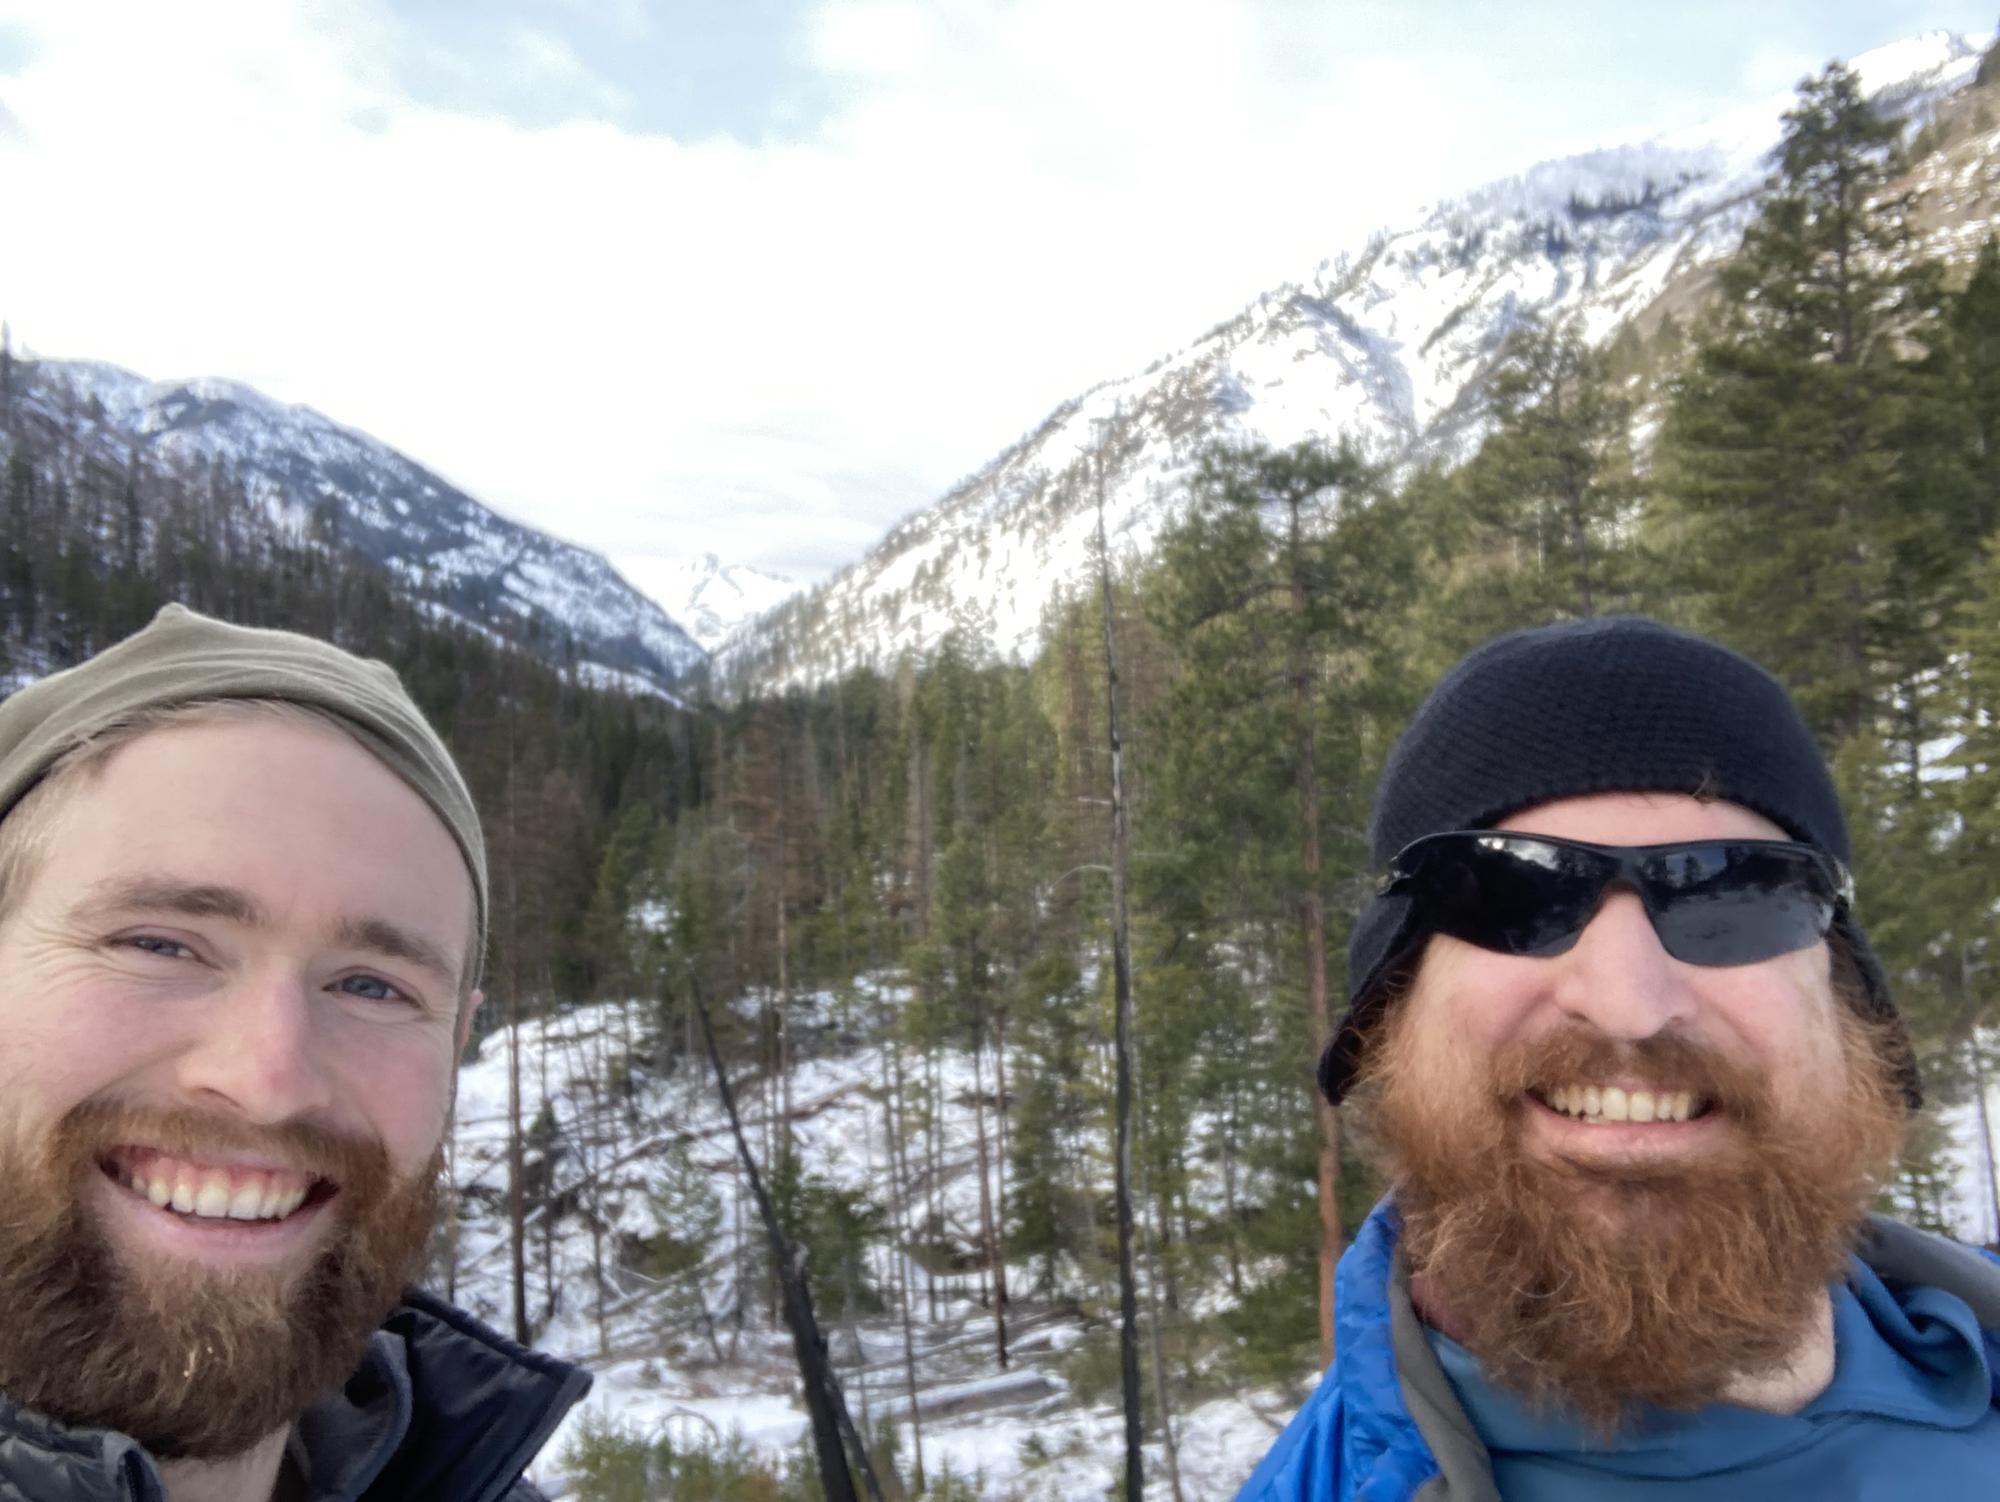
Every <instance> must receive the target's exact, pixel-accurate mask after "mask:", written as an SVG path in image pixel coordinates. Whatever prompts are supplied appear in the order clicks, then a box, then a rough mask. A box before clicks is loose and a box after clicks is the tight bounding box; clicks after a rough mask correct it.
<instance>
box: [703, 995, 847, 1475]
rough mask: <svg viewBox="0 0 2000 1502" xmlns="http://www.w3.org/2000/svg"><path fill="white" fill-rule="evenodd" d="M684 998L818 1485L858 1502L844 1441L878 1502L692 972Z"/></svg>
mask: <svg viewBox="0 0 2000 1502" xmlns="http://www.w3.org/2000/svg"><path fill="white" fill-rule="evenodd" d="M688 993H689V998H690V1000H692V1002H693V1003H694V1008H695V1013H696V1015H697V1016H698V1017H699V1019H700V1021H701V1035H702V1040H703V1042H704V1043H706V1044H707V1046H708V1062H709V1065H710V1067H711V1068H712V1069H713V1070H714V1071H715V1088H716V1090H717V1091H718V1092H719V1093H720V1094H721V1096H722V1108H723V1110H724V1111H725V1112H726V1113H727V1114H728V1116H729V1127H730V1130H731V1132H733V1133H734V1134H735V1137H736V1151H737V1155H738V1156H739V1157H740V1158H741V1159H742V1161H743V1172H744V1176H745V1177H746V1178H748V1179H749V1181H750V1192H751V1194H752V1195H754V1196H755V1197H756V1200H757V1212H758V1214H759V1215H760V1216H761V1217H762V1218H763V1221H764V1235H765V1238H766V1240H767V1241H768V1242H769V1244H770V1249H771V1262H772V1266H773V1270H774V1272H775V1273H776V1274H777V1279H778V1286H779V1289H780V1292H781V1295H782V1297H783V1300H784V1310H785V1323H786V1325H787V1326H789V1327H790V1329H791V1332H792V1349H793V1351H794V1352H795V1353H796V1355H797V1357H798V1363H799V1379H800V1381H801V1383H802V1385H803V1386H804V1388H805V1400H806V1413H807V1414H808V1416H809V1417H810V1418H811V1420H812V1431H813V1449H814V1452H815V1453H816V1454H817V1456H818V1458H819V1476H820V1485H821V1486H823V1487H824V1488H825V1489H826V1496H827V1502H858V1499H857V1498H856V1496H855V1494H854V1478H853V1476H852V1474H851V1473H850V1472H849V1470H848V1455H847V1454H846V1453H844V1452H843V1451H842V1448H841V1444H842V1439H843V1437H844V1438H845V1441H846V1443H847V1445H848V1446H849V1447H850V1449H851V1451H852V1455H853V1459H854V1465H855V1469H856V1470H859V1471H860V1473H861V1478H862V1480H863V1481H864V1482H865V1483H866V1484H867V1487H868V1495H869V1496H870V1497H872V1498H874V1499H875V1502H882V1484H881V1482H880V1481H878V1480H877V1479H876V1476H875V1467H874V1465H873V1464H872V1463H871V1462H870V1461H869V1459H868V1448H867V1446H866V1445H865V1444H863V1442H862V1439H861V1435H860V1434H859V1433H858V1432H857V1431H856V1430H855V1427H854V1421H853V1420H852V1419H851V1418H849V1417H848V1413H847V1402H846V1399H844V1398H843V1397H842V1396H841V1392H840V1380H839V1378H838V1377H836V1376H835V1375H834V1371H833V1364H832V1362H831V1361H830V1360H829V1359H828V1356H827V1350H826V1338H825V1337H824V1336H823V1335H821V1334H820V1332H819V1320H818V1318H817V1317H816V1316H815V1315H814V1313H813V1303H812V1289H811V1287H810V1285H808V1283H807V1282H806V1270H805V1248H803V1247H794V1246H793V1245H792V1242H791V1238H790V1237H789V1236H787V1235H786V1234H785V1228H784V1227H783V1226H781V1225H780V1224H779V1223H778V1212H777V1210H776V1208H775V1207H774V1206H773V1205H772V1204H771V1196H770V1193H769V1191H767V1190H766V1189H765V1188H764V1180H763V1176H762V1175H761V1174H759V1173H758V1172H757V1160H756V1159H755V1157H753V1156H752V1155H751V1152H750V1142H749V1139H748V1138H747V1137H745V1136H744V1135H743V1118H742V1116H741V1115H740V1114H739V1113H738V1112H737V1109H736V1092H735V1091H734V1090H732V1089H731V1088H730V1086H729V1071H728V1070H726V1069H725V1068H723V1065H722V1051H721V1050H720V1049H719V1048H717V1047H716V1044H715V1026H714V1024H713V1023H712V1022H711V1021H710V1019H709V1015H708V1003H707V1002H706V1001H705V1000H703V999H702V994H701V989H700V985H699V983H698V982H697V981H696V980H695V978H694V975H693V973H692V970H690V972H689V975H688Z"/></svg>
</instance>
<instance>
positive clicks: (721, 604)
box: [625, 553, 799, 652]
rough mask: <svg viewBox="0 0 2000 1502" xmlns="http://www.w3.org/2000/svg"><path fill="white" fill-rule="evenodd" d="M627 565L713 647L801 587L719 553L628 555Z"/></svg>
mask: <svg viewBox="0 0 2000 1502" xmlns="http://www.w3.org/2000/svg"><path fill="white" fill-rule="evenodd" d="M625 569H626V572H627V573H629V574H630V575H631V576H632V582H633V583H635V584H637V585H638V586H639V587H640V588H641V589H643V590H645V591H646V593H647V594H649V595H651V596H652V597H653V598H654V599H655V600H657V601H659V603H660V605H661V607H662V608H663V609H665V611H666V612H667V614H668V615H670V616H672V617H673V618H674V619H675V620H676V621H678V622H679V623H680V624H681V625H682V626H683V627H684V628H686V630H687V632H688V634H689V635H690V636H692V637H693V638H694V639H695V640H696V641H697V642H699V643H701V645H702V646H703V647H704V648H705V649H706V650H708V651H710V652H713V651H716V650H717V649H718V648H720V647H721V646H722V645H723V643H725V642H726V641H728V640H729V638H730V637H731V636H733V635H735V634H736V632H738V631H740V630H741V629H742V628H743V627H745V626H747V625H748V624H749V623H750V622H751V621H753V620H755V619H756V618H757V617H758V616H760V615H762V614H763V613H764V612H765V611H767V610H770V609H772V608H773V607H775V606H777V605H779V604H782V603H783V602H784V601H786V600H788V599H790V598H791V597H792V596H793V595H795V594H797V593H798V592H799V586H798V585H797V584H796V583H794V582H793V581H792V580H790V579H787V578H785V577H783V576H782V575H780V574H767V573H765V572H764V571H763V570H762V569H755V568H751V567H750V566H749V565H747V564H742V563H724V562H723V561H722V560H721V559H719V558H717V557H716V556H715V554H713V553H704V554H703V555H702V556H701V557H699V558H676V559H672V560H653V559H646V560H631V559H628V560H626V563H625Z"/></svg>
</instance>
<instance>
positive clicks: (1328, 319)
mask: <svg viewBox="0 0 2000 1502" xmlns="http://www.w3.org/2000/svg"><path fill="white" fill-rule="evenodd" d="M1977 61H1978V51H1977V49H1976V47H1975V46H1974V45H1973V44H1971V43H1969V42H1968V41H1966V40H1965V39H1964V38H1961V37H1956V36H1952V35H1949V34H1947V33H1943V32H1934V33H1930V34H1927V35H1925V36H1922V37H1918V38H1914V39H1912V40H1910V41H1908V42H1904V43H1898V44H1896V45H1894V46H1891V47H1887V48H1883V49H1879V50H1878V51H1876V52H1873V53H1869V54H1866V55H1864V56H1863V57H1861V58H1858V59H1856V60H1855V66H1856V67H1857V69H1858V70H1859V71H1860V73H1861V75H1862V79H1863V82H1864V84H1865V85H1866V86H1867V87H1868V88H1870V89H1871V90H1873V91H1875V92H1876V97H1877V99H1878V101H1880V102H1881V103H1883V104H1884V105H1886V106H1889V107H1893V108H1895V109H1897V110H1899V111H1902V112H1904V113H1906V114H1909V115H1912V116H1917V117H1921V116H1922V115H1923V114H1924V113H1925V112H1927V111H1928V110H1929V109H1931V108H1932V107H1933V106H1934V104H1935V102H1936V101H1937V100H1938V99H1940V98H1941V97H1943V96H1944V95H1946V94H1948V93H1949V92H1951V91H1952V90H1954V89H1956V88H1959V87H1961V86H1962V85H1963V84H1964V83H1965V82H1966V81H1967V80H1969V79H1970V78H1971V76H1972V74H1973V72H1974V71H1975V69H1976V67H1977ZM1790 103H1791V96H1790V95H1784V96H1778V97H1774V98H1772V99H1770V100H1768V101H1766V102H1764V103H1763V104H1761V105H1758V106H1756V107H1753V108H1747V109H1743V110H1739V111H1736V112H1733V113H1731V114H1730V115H1727V116H1725V117H1723V118H1721V119H1719V120H1716V121H1713V122H1711V123H1710V124H1709V125H1707V126H1705V127H1702V128H1700V129H1696V130H1690V131H1683V132H1677V133H1675V134H1671V135H1667V136H1663V137H1659V138H1656V139H1652V140H1647V141H1643V142H1636V143H1630V144H1622V145H1614V146H1610V147H1607V148H1605V149H1602V150H1598V151H1592V152H1588V153H1585V154H1583V155H1581V156H1576V157H1571V158H1567V159H1565V160H1562V161H1556V162H1547V163H1543V164H1541V165H1539V166H1536V167H1534V168H1531V169H1530V170H1528V171H1527V172H1525V173H1523V174H1521V175H1520V176H1518V177H1511V178H1507V179H1505V180H1502V181H1500V182H1496V183H1492V184H1490V185H1488V186H1486V187H1484V188H1481V189H1479V190H1477V191H1475V192H1473V193H1470V194H1467V195H1466V196H1464V197H1463V198H1460V199H1457V200H1454V201H1452V202H1448V203H1444V204H1441V205H1439V206H1437V207H1436V208H1434V209H1432V210H1431V211H1430V212H1429V213H1427V214H1426V215H1425V216H1424V217H1423V219H1422V220H1421V222H1419V223H1418V224H1416V225H1415V226H1412V227H1410V228H1407V229H1403V230H1399V231H1395V232H1383V233H1379V234H1377V235H1375V236H1373V237H1372V238H1370V239H1369V240H1368V242H1367V243H1366V244H1365V245H1362V246H1360V247H1358V248H1355V249H1352V250H1350V251H1347V252H1345V253H1343V254H1341V255H1339V256H1337V257H1334V258H1332V259H1330V260H1328V261H1325V262H1322V263H1321V265H1320V266H1319V267H1318V268H1317V269H1316V270H1315V271H1314V272H1313V273H1312V274H1311V275H1309V276H1307V277H1305V278H1303V279H1302V280H1300V281H1298V282H1296V283H1293V284H1290V285H1287V286H1283V287H1279V288H1276V289H1274V290H1272V291H1269V292H1267V293H1265V294H1263V295H1262V296H1260V297H1259V298H1258V299H1257V300H1256V301H1255V302H1254V303H1252V304H1251V305H1250V306H1249V307H1247V308H1245V309H1244V310H1243V311H1242V312H1241V313H1240V314H1238V315H1237V316H1236V317H1235V318H1232V319H1230V320H1229V321H1228V322H1226V323H1223V324H1221V325H1220V326H1218V327H1217V328H1215V329H1212V330H1211V331H1209V332H1208V333H1207V334H1205V335H1203V336H1202V337H1201V338H1200V339H1197V340H1196V341H1195V342H1193V343H1192V344H1190V345H1188V346H1186V347H1185V348H1183V349H1181V350H1180V351H1178V352H1177V353H1175V354H1174V355H1172V356H1171V357H1169V358H1167V359H1165V360H1163V361H1161V362H1160V363H1159V364H1157V365H1155V366H1154V367H1152V368H1151V369H1149V370H1146V371H1144V372H1142V373H1140V374H1138V375H1135V376H1130V377H1127V378H1125V379H1122V380H1116V381H1111V382H1107V383H1106V384H1104V385H1102V386H1099V387H1097V388H1096V389H1095V390H1092V391H1090V392H1088V393H1086V394H1084V395H1083V396H1080V397H1078V398H1076V399H1074V400H1072V401H1070V402H1067V403H1065V404H1064V405H1063V406H1061V407H1059V408H1058V409H1057V410H1056V411H1055V412H1053V413H1051V414H1050V415H1049V417H1048V419H1047V420H1046V421H1045V422H1044V423H1043V424H1042V425H1041V427H1040V428H1038V429H1037V430H1036V431H1034V432H1033V433H1031V434H1029V435H1028V436H1027V437H1025V438H1023V439H1022V440H1020V441H1019V442H1018V443H1016V444H1015V445H1014V446H1013V447H1011V448H1009V449H1008V450H1007V451H1006V452H1004V453H1003V454H1001V455H1000V456H999V458H997V459H995V460H994V461H993V462H992V463H991V464H990V465H988V466H987V467H986V468H985V469H983V470H981V471H980V472H979V473H978V474H976V475H973V476H972V477H971V478H969V479H967V480H965V481H964V482H963V483H961V484H960V485H959V486H958V487H957V488H955V489H954V490H952V491H951V492H950V493H949V494H948V495H946V496H945V497H944V498H943V499H942V500H941V501H939V502H938V503H937V504H936V505H935V506H933V507H931V508H930V509H928V510H926V511H924V512H922V513H920V514H918V515H916V516H913V517H911V518H909V519H908V520H906V521H904V522H903V523H902V524H901V525H899V526H898V527H897V528H896V529H895V530H894V531H892V532H891V533H890V534H889V536H888V537H887V538H885V539H884V540H883V541H882V542H881V543H880V544H879V545H877V547H876V548H875V549H874V551H873V552H871V553H870V554H869V555H868V556H867V557H866V558H864V559H863V560H862V561H861V562H859V563H857V564H855V565H854V566H852V567H851V568H849V569H847V570H846V571H844V572H843V573H841V574H839V575H837V576H835V578H834V579H832V580H831V581H829V582H828V583H827V584H826V585H824V586H823V587H821V588H820V589H818V590H816V591H814V592H813V593H812V594H810V595H807V596H802V597H800V598H799V599H797V600H794V601H792V602H790V603H788V604H787V605H785V606H783V607H782V608H780V609H779V610H777V611H776V612H774V613H773V614H772V615H771V616H770V617H768V618H766V619H765V620H763V621H761V622H759V623H758V625H757V626H756V627H755V628H753V629H751V630H750V631H747V632H745V633H744V634H743V635H742V636H740V637H739V638H738V639H737V640H736V641H734V642H732V643H731V644H730V645H729V646H728V647H727V648H725V649H724V651H723V653H722V654H721V655H720V660H719V666H720V669H721V673H720V676H721V677H722V678H723V679H724V680H725V681H733V682H736V683H738V684H744V685H753V684H765V685H772V684H782V683H791V682H809V681H812V680H814V679H816V678H820V677H823V676H825V675H827V674H828V673H829V672H831V671H833V670H834V668H835V667H836V665H837V664H838V663H839V662H841V661H847V662H853V661H873V662H876V663H883V662H886V661H889V660H892V659H893V658H894V657H895V656H897V655H898V654H899V653H902V652H905V651H919V652H920V651H922V650H924V649H926V648H928V647H929V646H931V645H932V644H934V643H935V642H936V641H937V639H938V638H939V637H940V636H941V635H943V633H944V632H945V631H947V630H949V629H951V628H952V627H953V626H954V625H956V626H961V627H964V628H966V629H968V630H970V631H971V632H973V633H974V634H975V635H976V636H977V637H979V638H982V639H984V640H985V641H987V642H989V643H991V645H992V646H993V647H994V648H995V649H997V650H998V651H999V652H1001V653H1003V654H1010V655H1018V654H1024V653H1026V652H1028V651H1031V650H1032V648H1033V646H1034V644H1035V642H1036V640H1037V638H1038V635H1039V632H1040V628H1041V624H1042V618H1043V614H1044V611H1045V610H1046V608H1047V607H1048V605H1049V603H1050V602H1051V600H1053V599H1055V598H1056V597H1058V596H1059V595H1060V594H1062V593H1064V592H1065V591H1066V590H1069V589H1072V588H1074V586H1075V584H1076V582H1077V581H1078V579H1079V576H1080V575H1081V574H1082V572H1083V571H1084V570H1086V569H1087V568H1088V567H1089V565H1090V561H1091V559H1092V557H1093V556H1094V555H1093V553H1092V551H1091V549H1092V542H1091V539H1092V537H1093V536H1094V531H1095V526H1096V517H1095V504H1094V502H1095V495H1096V485H1097V478H1096V470H1095V466H1096V464H1097V463H1098V462H1099V461H1101V462H1102V465H1103V484H1104V489H1105V513H1106V524H1107V528H1108V531H1109V535H1110V538H1111V546H1112V549H1113V552H1114V554H1117V555H1119V556H1121V557H1124V556H1130V555H1134V554H1136V555H1141V556H1143V555H1144V554H1145V553H1146V552H1147V551H1148V550H1149V549H1150V547H1151V545H1152V543H1153V541H1154V539H1155V538H1156V537H1157V535H1158V533H1159V531H1160V529H1161V527H1162V525H1163V524H1164V523H1165V522H1166V521H1167V520H1168V519H1169V518H1170V517H1172V516H1173V515H1174V514H1175V513H1176V511H1177V509H1178V508H1179V507H1180V506H1181V505H1182V504H1183V503H1184V501H1185V498H1186V493H1187V482H1188V479H1189V475H1190V472H1191V470H1192V467H1193V463H1194V461H1195V459H1196V457H1197V456H1198V455H1199V453H1200V452H1201V451H1202V450H1203V449H1205V448H1206V447H1208V446H1209V445H1211V444H1214V443H1217V442H1244V441H1251V440H1261V441H1263V442H1266V443H1270V444H1272V445H1275V446H1279V447H1283V446H1288V445H1290V444H1293V443H1296V442H1298V441H1300V440H1303V439H1308V438H1331V437H1333V436H1335V435H1339V434H1347V435H1350V436H1352V437H1354V438H1356V439H1358V440H1360V441H1361V442H1362V443H1363V445H1364V446H1365V447H1366V449H1367V450H1368V451H1370V452H1371V453H1372V454H1373V455H1374V456H1375V457H1377V458H1378V459H1380V460H1382V461H1384V462H1387V463H1390V464H1403V463H1407V462H1410V461H1413V460H1418V459H1428V458H1439V459H1443V460H1446V461H1452V460H1456V459H1461V458H1463V457H1465V456H1466V455H1467V454H1468V453H1469V452H1470V451H1471V449H1472V448H1473V447H1475V446H1476V444H1477V442H1478V440H1479V438H1480V436H1481V434H1482V431H1483V430H1482V417H1481V411H1480V407H1481V392H1482V389H1483V384H1484V381H1485V378H1486V376H1487V374H1488V372H1489V370H1490V368H1491V366H1492V363H1493V360H1494V357H1495V354H1496V352H1497V350H1498V348H1499V346H1500V344H1501V342H1502V341H1503V340H1504V339H1505V337H1506V336H1507V334H1508V333H1509V332H1510V331H1511V330H1512V329H1513V328H1515V327H1516V326H1517V325H1518V324H1519V323H1520V322H1521V321H1522V320H1523V319H1524V318H1528V317H1532V316H1543V317H1551V318H1561V317H1568V316H1575V317H1578V318H1580V319H1581V320H1582V323H1583V327H1584V329H1585V331H1586V333H1587V334H1588V336H1589V337H1591V338H1593V339H1598V340H1602V339H1606V338H1608V337H1609V336H1610V335H1611V334H1612V333H1613V332H1614V331H1615V330H1617V329H1618V328H1620V327H1621V326H1623V325H1624V324H1625V323H1626V322H1627V321H1628V320H1631V319H1633V318H1634V317H1636V316H1638V315H1640V314H1641V313H1642V312H1644V311H1645V310H1646V309H1648V308H1649V307H1651V306H1652V305H1654V304H1655V302H1656V300H1657V299H1659V298H1660V297H1661V294H1662V293H1663V292H1665V291H1666V290H1667V289H1669V287H1670V286H1683V287H1684V286H1686V285H1687V284H1689V283H1690V282H1691V281H1693V280H1694V279H1696V278H1698V277H1700V276H1701V275H1702V273H1703V271H1704V269H1705V268H1708V267H1711V266H1713V265H1714V264H1715V263H1716V262H1717V261H1719V260H1720V259H1722V258H1723V257H1725V256H1727V255H1728V254H1729V253H1730V252H1731V251H1733V250H1734V248H1735V247H1736V246H1737V244H1738V243H1740V241H1741V238H1742V232H1743V229H1744V227H1745V225H1746V224H1747V222H1748V220H1749V217H1750V215H1751V213H1752V212H1753V209H1754V204H1755V195H1756V192H1757V190H1758V189H1759V187H1760V186H1761V183H1762V180H1763V175H1764V170H1765V168H1764V165H1763V159H1764V157H1765V155H1766V153H1768V151H1769V150H1770V148H1771V147H1772V146H1773V145H1774V144H1775V143H1776V141H1777V139H1778V134H1779V128H1780V120H1781V116H1782V113H1783V111H1784V110H1785V109H1786V108H1787V107H1789V105H1790Z"/></svg>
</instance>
